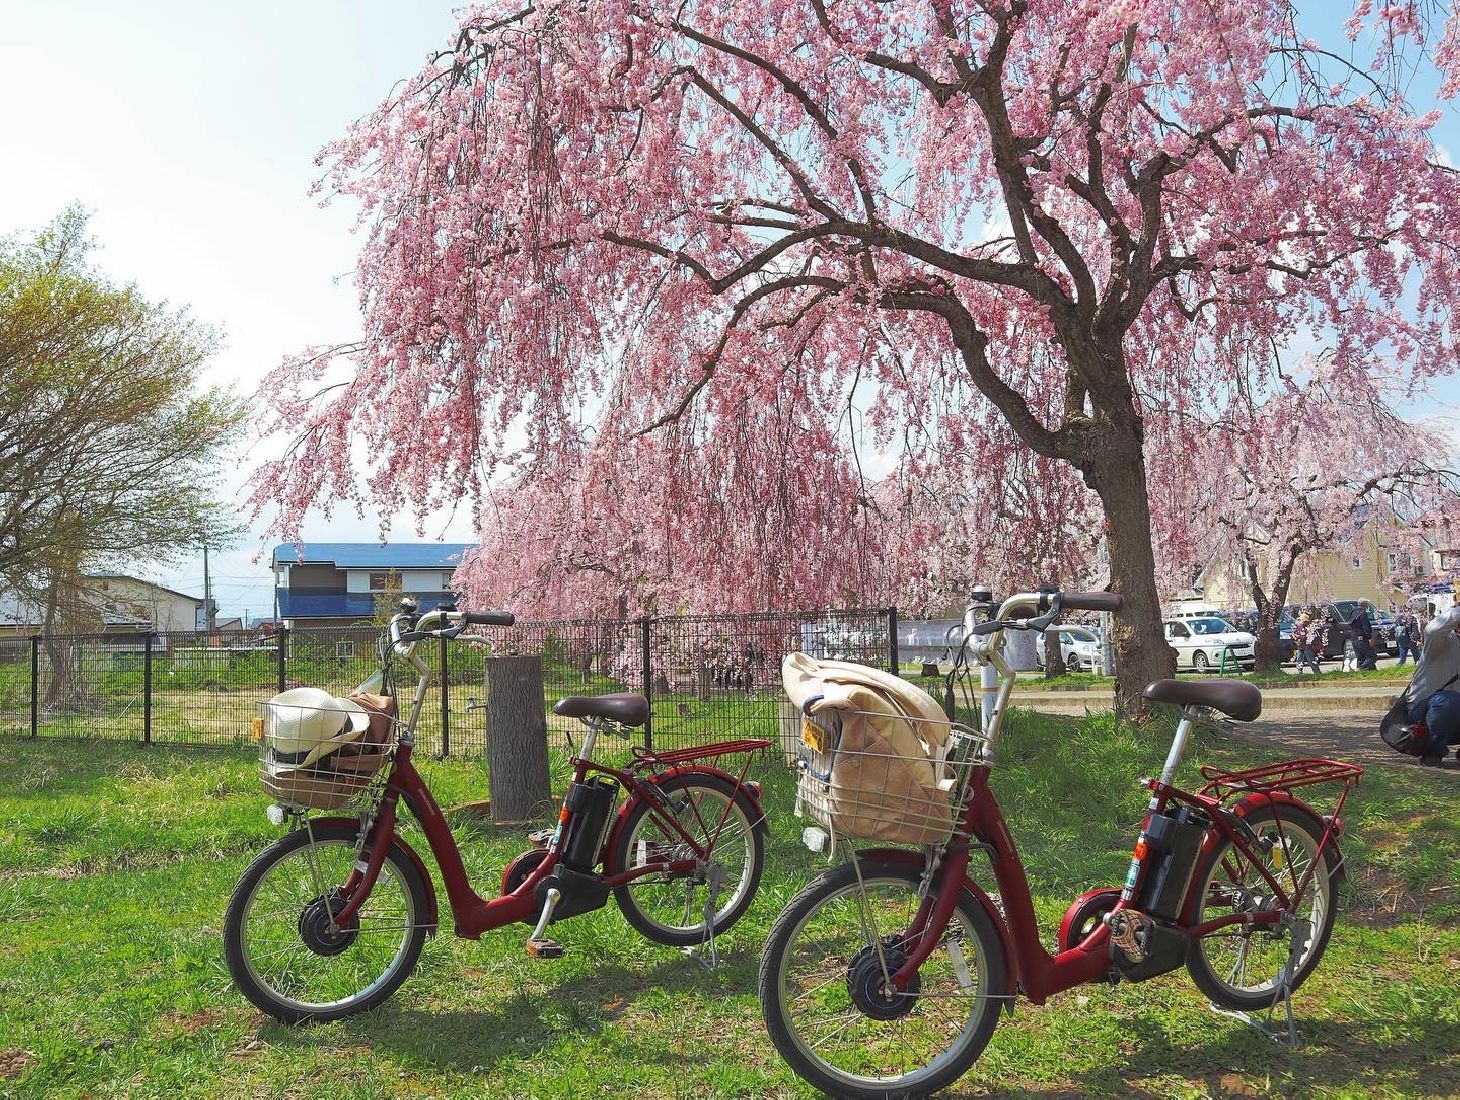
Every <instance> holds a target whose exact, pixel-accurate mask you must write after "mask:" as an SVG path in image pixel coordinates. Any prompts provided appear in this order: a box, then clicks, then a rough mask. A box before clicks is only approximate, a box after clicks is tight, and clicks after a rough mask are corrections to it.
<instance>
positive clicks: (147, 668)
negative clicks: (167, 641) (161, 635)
mask: <svg viewBox="0 0 1460 1100" xmlns="http://www.w3.org/2000/svg"><path fill="white" fill-rule="evenodd" d="M142 744H144V745H150V744H152V634H151V633H150V632H149V633H148V635H147V638H146V640H145V641H144V642H143V643H142Z"/></svg>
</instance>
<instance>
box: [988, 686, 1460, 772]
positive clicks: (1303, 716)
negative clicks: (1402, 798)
mask: <svg viewBox="0 0 1460 1100" xmlns="http://www.w3.org/2000/svg"><path fill="white" fill-rule="evenodd" d="M1319 690H1324V689H1319V688H1306V689H1302V688H1300V689H1291V690H1285V691H1284V692H1282V694H1283V695H1284V696H1288V695H1291V696H1293V697H1294V702H1295V703H1296V702H1298V701H1299V697H1301V698H1304V699H1306V698H1307V697H1308V696H1309V693H1310V692H1315V691H1319ZM1385 690H1389V691H1393V690H1396V689H1394V688H1389V689H1385ZM1334 691H1335V694H1337V689H1336V688H1335V689H1334ZM1081 694H1082V693H1078V692H1067V693H1064V697H1063V698H1061V697H1060V695H1061V693H1058V692H1046V693H1043V694H1042V695H1040V696H1038V698H1036V699H1026V700H1021V699H1020V697H1019V694H1018V693H1017V692H1016V693H1015V695H1014V699H1013V705H1014V706H1016V707H1018V706H1025V707H1033V708H1034V709H1036V710H1044V711H1049V712H1050V713H1054V714H1083V713H1085V709H1086V707H1087V706H1088V707H1089V708H1090V709H1102V708H1106V707H1108V706H1109V701H1108V700H1105V699H1103V698H1102V700H1101V701H1100V702H1098V703H1096V702H1094V701H1093V700H1088V699H1082V698H1081ZM1277 694H1279V693H1277V692H1272V693H1270V694H1269V696H1268V698H1271V697H1272V696H1273V695H1277ZM1324 702H1325V704H1327V705H1325V706H1324V707H1323V708H1322V709H1318V708H1308V707H1297V706H1292V707H1288V706H1284V707H1281V708H1279V707H1270V708H1269V709H1268V711H1267V713H1265V714H1264V715H1263V717H1262V718H1260V719H1258V720H1257V721H1256V722H1223V723H1222V724H1221V728H1222V729H1225V730H1229V731H1230V732H1231V735H1232V736H1233V737H1234V738H1238V739H1241V740H1248V741H1252V742H1255V743H1259V744H1264V745H1268V746H1272V747H1280V748H1283V749H1285V750H1287V751H1288V752H1291V753H1292V754H1293V755H1294V756H1331V757H1334V758H1335V759H1338V760H1352V761H1353V762H1354V763H1356V764H1362V765H1363V766H1365V767H1370V766H1373V765H1380V766H1383V767H1398V768H1414V769H1416V770H1418V769H1419V762H1418V761H1416V760H1412V759H1410V758H1409V757H1405V756H1400V755H1399V754H1398V753H1396V752H1395V751H1394V750H1393V749H1391V748H1389V747H1388V746H1387V745H1385V744H1384V742H1382V741H1380V740H1379V718H1380V716H1381V715H1382V714H1383V713H1384V709H1385V706H1384V703H1383V701H1382V700H1377V699H1367V698H1366V699H1358V700H1354V701H1353V703H1352V705H1350V706H1347V707H1343V706H1335V704H1339V703H1340V702H1341V701H1340V700H1339V699H1337V698H1333V699H1325V700H1324ZM1424 771H1425V772H1426V773H1430V774H1435V773H1438V774H1443V775H1445V776H1446V777H1447V778H1448V779H1449V780H1451V781H1453V782H1456V783H1460V761H1457V760H1456V759H1455V756H1454V753H1453V752H1452V753H1451V755H1450V756H1449V757H1448V758H1447V759H1446V760H1445V763H1444V765H1443V766H1442V767H1440V768H1425V769H1424Z"/></svg>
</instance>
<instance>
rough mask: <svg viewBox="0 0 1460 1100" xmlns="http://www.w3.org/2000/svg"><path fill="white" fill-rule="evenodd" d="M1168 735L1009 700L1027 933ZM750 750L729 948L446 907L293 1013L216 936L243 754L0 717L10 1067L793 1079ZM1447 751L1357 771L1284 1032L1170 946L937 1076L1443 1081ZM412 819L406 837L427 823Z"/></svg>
mask: <svg viewBox="0 0 1460 1100" xmlns="http://www.w3.org/2000/svg"><path fill="white" fill-rule="evenodd" d="M694 717H699V716H694ZM705 717H707V718H708V717H709V716H708V715H706V716H705ZM1165 747H1166V738H1165V736H1163V731H1162V730H1161V729H1159V728H1155V727H1152V728H1148V729H1144V730H1136V729H1133V728H1131V727H1128V726H1125V725H1122V724H1119V723H1117V722H1116V721H1115V720H1114V719H1113V718H1110V717H1109V716H1093V717H1089V718H1085V719H1078V720H1077V719H1067V718H1057V717H1050V716H1037V717H1036V716H1032V715H1029V714H1028V713H1026V712H1016V713H1015V714H1014V715H1013V717H1012V718H1011V720H1010V723H1009V728H1008V730H1007V732H1006V734H1005V737H1004V740H1003V742H1002V743H1001V745H1000V746H999V764H998V768H997V771H996V773H995V779H994V785H995V788H996V791H997V793H998V796H999V799H1000V803H1001V805H1002V806H1003V809H1004V812H1005V815H1006V817H1007V818H1008V820H1009V822H1010V826H1011V829H1012V831H1013V832H1014V835H1015V837H1016V838H1017V840H1018V842H1019V844H1020V847H1021V852H1022V855H1023V858H1024V862H1025V865H1026V867H1027V869H1028V872H1029V876H1030V881H1031V886H1032V888H1033V891H1034V894H1035V899H1036V905H1037V908H1038V911H1039V914H1040V919H1041V922H1042V931H1043V933H1044V936H1045V940H1046V943H1048V942H1049V941H1050V940H1051V939H1052V937H1053V934H1054V931H1055V928H1056V927H1057V925H1058V920H1059V917H1060V914H1061V913H1062V912H1063V910H1064V908H1065V906H1066V905H1067V904H1068V902H1069V900H1070V899H1072V898H1073V897H1074V896H1075V895H1076V894H1078V893H1079V892H1080V891H1082V890H1084V889H1085V888H1087V887H1089V886H1095V885H1102V884H1106V883H1111V882H1118V881H1119V880H1120V878H1121V877H1122V876H1123V873H1124V870H1125V864H1126V861H1127V860H1128V858H1129V850H1130V844H1131V842H1132V839H1133V831H1134V827H1135V825H1136V824H1137V823H1138V821H1139V819H1140V816H1141V812H1142V808H1143V806H1144V804H1145V792H1144V790H1143V789H1142V788H1140V787H1139V786H1138V785H1137V783H1136V779H1137V778H1138V777H1139V776H1141V775H1145V774H1150V773H1151V772H1153V771H1155V770H1157V769H1158V768H1159V764H1160V760H1161V759H1162V757H1163V756H1164V752H1165ZM1190 757H1191V765H1190V767H1189V769H1188V770H1189V772H1190V774H1189V775H1188V776H1186V777H1185V778H1187V779H1188V780H1189V779H1191V777H1192V776H1194V774H1195V765H1196V764H1197V763H1213V764H1218V765H1222V766H1227V767H1237V766H1242V765H1250V764H1256V763H1260V762H1263V761H1265V760H1267V759H1269V758H1271V754H1265V753H1263V752H1262V751H1261V750H1260V749H1255V748H1253V747H1251V746H1247V745H1236V744H1233V743H1232V742H1230V741H1228V740H1225V739H1223V738H1222V736H1221V735H1220V734H1219V733H1215V732H1210V733H1200V734H1199V735H1198V736H1197V737H1196V739H1195V743H1194V746H1193V751H1192V752H1191V754H1190ZM421 766H422V769H423V771H425V772H426V774H427V778H428V780H429V781H430V783H431V785H432V788H433V790H434V791H435V792H436V795H437V798H438V800H439V801H440V802H441V803H442V804H443V805H447V806H452V805H458V804H461V803H465V802H469V801H473V800H476V799H480V798H482V797H484V796H485V794H486V789H487V783H486V773H485V768H484V767H483V766H482V765H481V764H480V763H477V762H472V761H467V760H460V761H450V762H446V763H438V762H434V761H424V762H423V763H422V765H421ZM562 767H563V765H562V763H561V762H555V774H556V775H559V776H561V774H562ZM756 771H757V773H758V774H757V776H756V777H757V778H759V779H761V780H762V781H763V782H764V783H765V784H766V792H767V808H768V811H769V814H770V823H771V838H770V843H769V844H768V846H767V872H766V877H765V880H764V883H763V885H762V889H761V893H760V895H759V897H758V898H757V900H756V902H755V904H754V905H753V906H752V908H751V910H750V912H749V914H748V915H747V916H746V917H745V918H744V919H743V920H742V921H741V923H740V924H739V925H737V926H736V927H735V928H734V929H732V930H731V932H730V933H729V934H727V935H726V936H725V937H724V938H723V940H722V943H721V945H720V946H721V950H722V953H723V955H724V957H725V960H726V964H725V966H724V967H722V968H721V969H719V970H717V971H713V972H711V971H706V970H705V969H703V968H702V967H701V966H700V965H699V964H698V963H696V962H694V961H693V960H691V959H688V958H686V957H684V956H682V955H680V954H679V953H677V952H674V951H672V950H670V949H668V948H663V947H659V946H657V945H654V944H651V943H649V942H647V941H645V940H643V939H641V938H639V937H638V936H637V935H636V934H635V933H633V932H632V930H631V929H629V928H628V926H627V925H626V924H625V923H624V921H623V919H622V918H621V917H620V916H619V914H618V912H617V909H616V908H615V907H614V906H613V905H612V903H610V905H609V906H608V907H607V908H605V909H603V910H600V911H598V912H596V913H589V914H585V915H583V916H580V917H575V918H573V919H571V920H569V921H565V922H564V923H562V924H560V925H558V926H556V929H555V934H556V936H557V938H558V939H559V940H560V941H562V942H563V943H564V944H565V945H566V946H567V947H568V956H567V957H566V958H564V959H562V960H559V961H555V962H538V961H535V960H532V959H529V958H527V957H526V956H525V955H524V954H523V952H522V941H523V939H524V938H525V935H526V929H525V928H524V927H521V926H514V927H511V928H506V929H501V930H498V931H495V932H492V933H488V934H487V935H486V936H484V937H483V938H482V940H481V941H480V942H475V943H473V942H468V941H463V940H459V939H456V938H455V937H453V936H451V935H450V934H449V932H447V931H443V934H442V935H440V936H438V937H436V938H435V939H433V940H431V941H429V942H428V944H427V946H426V950H425V952H424V953H423V955H422V959H421V964H420V966H419V968H418V970H417V972H416V974H415V975H414V976H413V977H412V978H411V979H410V981H408V982H407V983H406V985H405V987H404V988H403V989H402V990H401V991H400V992H399V993H398V994H397V995H396V996H395V997H394V998H393V999H392V1000H391V1001H389V1002H388V1003H387V1004H386V1005H384V1006H383V1007H382V1008H380V1009H378V1010H377V1011H375V1012H373V1013H370V1014H368V1015H366V1016H362V1017H357V1018H355V1019H353V1020H349V1021H344V1022H341V1023H336V1024H330V1025H326V1026H320V1027H309V1028H288V1027H283V1026H280V1025H277V1024H274V1023H271V1022H270V1023H266V1022H263V1021H262V1020H260V1019H259V1017H258V1016H257V1014H255V1013H254V1012H253V1011H252V1009H251V1008H250V1007H249V1006H248V1005H247V1003H246V1002H244V1001H243V1000H242V998H241V997H239V996H238V995H237V994H236V993H235V992H234V991H233V990H232V988H231V986H230V984H229V980H228V976H227V972H226V969H225V968H224V965H223V960H222V951H221V941H220V926H221V923H222V914H223V909H224V906H225V904H226V902H227V899H228V895H229V892H230V891H231V889H232V887H233V884H234V883H235V882H236V881H237V879H238V877H239V875H240V874H241V873H242V872H243V869H244V868H245V867H246V866H247V864H248V862H249V861H250V859H251V858H252V857H253V855H254V854H256V853H257V852H258V851H259V850H260V849H262V848H263V847H264V845H266V844H267V843H269V842H270V841H271V840H272V839H274V838H275V837H276V836H277V835H278V833H277V830H275V829H274V828H273V827H271V826H270V825H269V824H268V823H267V821H266V820H265V818H264V815H263V809H264V807H265V805H266V801H265V799H264V797H263V795H262V794H261V792H260V791H259V789H258V787H257V784H256V780H255V777H254V763H253V761H252V759H251V758H250V757H248V756H247V755H244V754H241V753H236V752H225V751H206V752H200V751H184V750H172V749H169V750H159V749H153V750H145V749H142V748H139V747H136V746H133V745H128V744H120V743H96V742H93V743H83V744H75V743H67V744H47V743H44V742H41V743H31V742H0V774H3V775H5V776H6V777H7V778H8V779H9V780H10V782H9V783H7V784H6V786H5V789H4V792H3V794H0V820H3V821H5V823H6V827H5V829H4V830H3V831H0V1094H5V1095H9V1094H12V1093H13V1094H16V1095H20V1096H40V1095H46V1096H50V1095H62V1096H79V1095H85V1094H90V1095H119V1094H130V1095H162V1094H169V1095H170V1094H174V1093H182V1094H186V1095H200V1096H229V1097H232V1096H239V1095H264V1094H266V1095H298V1096H352V1097H353V1096H399V1095H412V1094H431V1095H443V1096H480V1095H492V1096H579V1095H590V1094H596V1095H614V1096H639V1095H654V1096H743V1095H769V1096H793V1095H812V1093H811V1092H810V1090H809V1089H807V1088H806V1086H805V1085H804V1084H802V1083H801V1082H799V1081H798V1080H797V1079H796V1078H795V1077H794V1076H793V1075H792V1074H791V1073H790V1072H789V1071H788V1070H787V1069H786V1067H785V1066H784V1065H783V1064H782V1063H781V1062H780V1060H779V1059H778V1058H777V1057H776V1055H775V1053H774V1050H773V1049H772V1048H771V1046H770V1044H769V1042H768V1040H767V1039H766V1037H765V1033H764V1029H763V1025H762V1023H761V1019H760V1012H759V1006H758V1003H757V1001H756V998H755V994H754V988H755V977H756V968H757V965H758V961H759V951H760V946H761V943H762V941H763V939H764V937H765V935H766V934H767V933H768V931H769V928H770V925H771V923H772V921H773V920H774V919H775V917H776V915H777V914H778V913H779V912H780V910H781V909H782V908H783V907H784V906H785V904H786V903H787V902H788V901H789V900H790V898H791V896H792V895H793V894H794V893H795V892H796V891H797V890H798V889H800V887H801V886H803V885H804V884H805V883H806V882H807V881H808V880H809V879H810V878H811V877H812V876H813V875H815V874H816V873H817V872H818V871H819V869H820V868H821V867H823V866H824V864H822V863H821V862H820V861H819V860H817V859H816V858H815V857H813V856H811V855H810V854H809V853H808V852H806V851H805V850H804V848H802V847H801V845H800V843H799V836H800V831H801V827H802V826H803V824H804V822H802V821H798V820H797V819H795V818H794V817H793V816H792V815H791V801H792V794H791V789H790V782H789V777H788V775H787V773H786V772H785V771H784V770H783V769H781V768H779V767H778V766H775V765H774V764H771V763H770V762H766V763H764V764H761V765H758V766H757V768H756ZM1446 778H1447V777H1443V776H1438V775H1432V774H1428V773H1425V772H1421V771H1418V770H1417V769H1414V768H1404V767H1396V768H1394V769H1389V768H1373V769H1370V771H1368V772H1367V773H1366V774H1365V776H1364V780H1363V784H1362V785H1361V786H1360V788H1359V789H1358V790H1357V791H1356V792H1355V794H1354V796H1353V797H1352V798H1351V799H1350V802H1349V805H1348V807H1347V808H1346V809H1345V814H1344V816H1345V819H1346V821H1347V822H1348V825H1349V837H1348V839H1347V840H1346V842H1345V846H1344V850H1345V854H1346V856H1347V857H1348V860H1349V866H1350V880H1349V889H1348V892H1347V896H1346V897H1345V899H1344V902H1345V905H1344V911H1343V912H1341V913H1340V917H1339V923H1338V926H1337V929H1336V931H1335V933H1334V939H1333V942H1332V945H1331V946H1330V948H1329V953H1328V955H1327V956H1326V957H1325V959H1324V962H1323V964H1322V966H1321V967H1320V968H1319V970H1318V972H1317V974H1316V975H1315V976H1314V977H1313V978H1312V979H1311V980H1310V981H1309V983H1308V984H1307V985H1305V986H1304V987H1303V989H1302V990H1300V991H1299V994H1298V997H1297V998H1296V1010H1297V1014H1298V1018H1299V1027H1300V1029H1301V1031H1302V1036H1303V1039H1304V1044H1305V1045H1304V1046H1303V1047H1302V1048H1300V1049H1299V1050H1297V1051H1286V1050H1283V1049H1281V1048H1278V1047H1275V1046H1274V1045H1273V1044H1272V1043H1271V1042H1270V1041H1269V1040H1267V1039H1265V1038H1263V1037H1261V1036H1258V1035H1256V1034H1254V1033H1252V1032H1250V1031H1248V1030H1247V1029H1245V1028H1243V1027H1242V1026H1241V1025H1239V1024H1236V1023H1234V1022H1233V1021H1231V1020H1228V1019H1225V1018H1222V1017H1219V1016H1216V1015H1215V1014H1213V1013H1211V1012H1209V1011H1207V1008H1206V1005H1205V1002H1204V1001H1203V1000H1202V998H1201V997H1200V995H1199V994H1198V993H1197V992H1196V990H1195V989H1194V988H1193V987H1192V985H1191V984H1190V982H1189V981H1187V980H1186V979H1185V976H1184V972H1177V973H1175V974H1171V975H1167V976H1165V977H1162V978H1159V979H1156V980H1154V981H1151V982H1147V983H1143V984H1141V985H1138V986H1130V985H1125V986H1120V987H1118V988H1116V989H1113V990H1111V989H1107V988H1105V987H1095V986H1091V987H1087V988H1085V989H1079V990H1072V991H1070V992H1068V993H1066V994H1063V995H1061V996H1059V997H1057V998H1055V999H1054V1000H1052V1001H1051V1003H1050V1004H1049V1005H1047V1006H1045V1007H1042V1008H1036V1007H1033V1006H1030V1005H1028V1004H1027V1003H1021V1004H1020V1006H1019V1009H1018V1012H1017V1014H1016V1015H1015V1016H1014V1017H1013V1019H1004V1020H1002V1021H1001V1023H1000V1026H999V1028H998V1031H997V1032H996V1033H995V1036H994V1039H993V1042H992V1043H991V1045H990V1047H989V1049H988V1050H987V1051H986V1052H985V1054H984V1056H983V1058H982V1059H980V1061H979V1062H978V1063H977V1064H976V1065H975V1067H974V1068H973V1070H972V1071H971V1072H970V1073H969V1074H968V1076H966V1077H965V1078H964V1079H963V1080H962V1081H961V1082H960V1083H959V1084H958V1086H957V1087H956V1088H955V1090H954V1093H955V1094H965V1095H967V1094H973V1093H986V1092H995V1093H999V1094H1002V1095H1025V1094H1033V1093H1057V1094H1064V1095H1132V1094H1135V1095H1148V1096H1205V1095H1212V1094H1219V1093H1222V1092H1224V1091H1225V1092H1231V1091H1234V1086H1236V1085H1238V1084H1240V1085H1242V1086H1243V1087H1244V1088H1248V1089H1250V1090H1251V1091H1253V1092H1255V1093H1261V1094H1266V1095H1291V1096H1314V1095H1318V1096H1356V1095H1365V1096H1368V1095H1380V1096H1383V1095H1414V1094H1428V1095H1452V1094H1455V1093H1457V1092H1460V1068H1457V1066H1456V1065H1455V1062H1454V1059H1453V1058H1452V1057H1449V1055H1450V1054H1451V1053H1452V1052H1453V1051H1454V1050H1456V1049H1457V1048H1460V911H1457V907H1456V899H1457V896H1460V826H1457V824H1456V822H1455V819H1454V815H1453V805H1454V793H1455V792H1454V787H1453V784H1450V783H1447V782H1445V781H1444V780H1445V779H1446ZM454 824H455V826H456V828H457V830H458V835H459V838H460V840H461V844H462V848H463V852H464V855H465V857H466V861H467V865H468V868H469V870H470V871H471V872H472V875H473V878H474V880H475V881H476V884H477V888H478V890H479V891H480V892H484V893H490V892H494V891H495V884H496V882H497V881H498V878H499V876H500V872H501V869H502V867H503V866H504V865H505V864H506V863H507V861H508V860H510V859H511V858H512V856H514V855H515V854H516V853H517V852H518V851H520V850H521V848H522V847H523V846H524V844H523V840H522V835H521V830H516V829H513V830H500V829H496V828H494V827H492V826H491V825H490V824H488V823H485V822H482V821H480V820H477V819H474V818H469V817H465V816H462V815H454ZM407 837H408V839H409V840H410V841H411V843H412V844H413V845H415V846H416V847H417V849H418V850H420V851H422V852H423V853H424V852H425V850H426V846H425V843H424V838H423V837H422V836H421V835H420V832H419V830H417V829H414V828H411V829H408V830H407ZM979 877H980V878H981V879H982V880H983V881H984V882H985V883H986V884H991V882H992V876H991V875H990V874H988V873H987V871H986V870H983V869H980V874H979ZM438 893H441V891H440V890H439V886H438ZM442 902H443V905H444V903H445V898H444V893H443V894H442ZM447 923H448V925H449V921H448V922H447Z"/></svg>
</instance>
